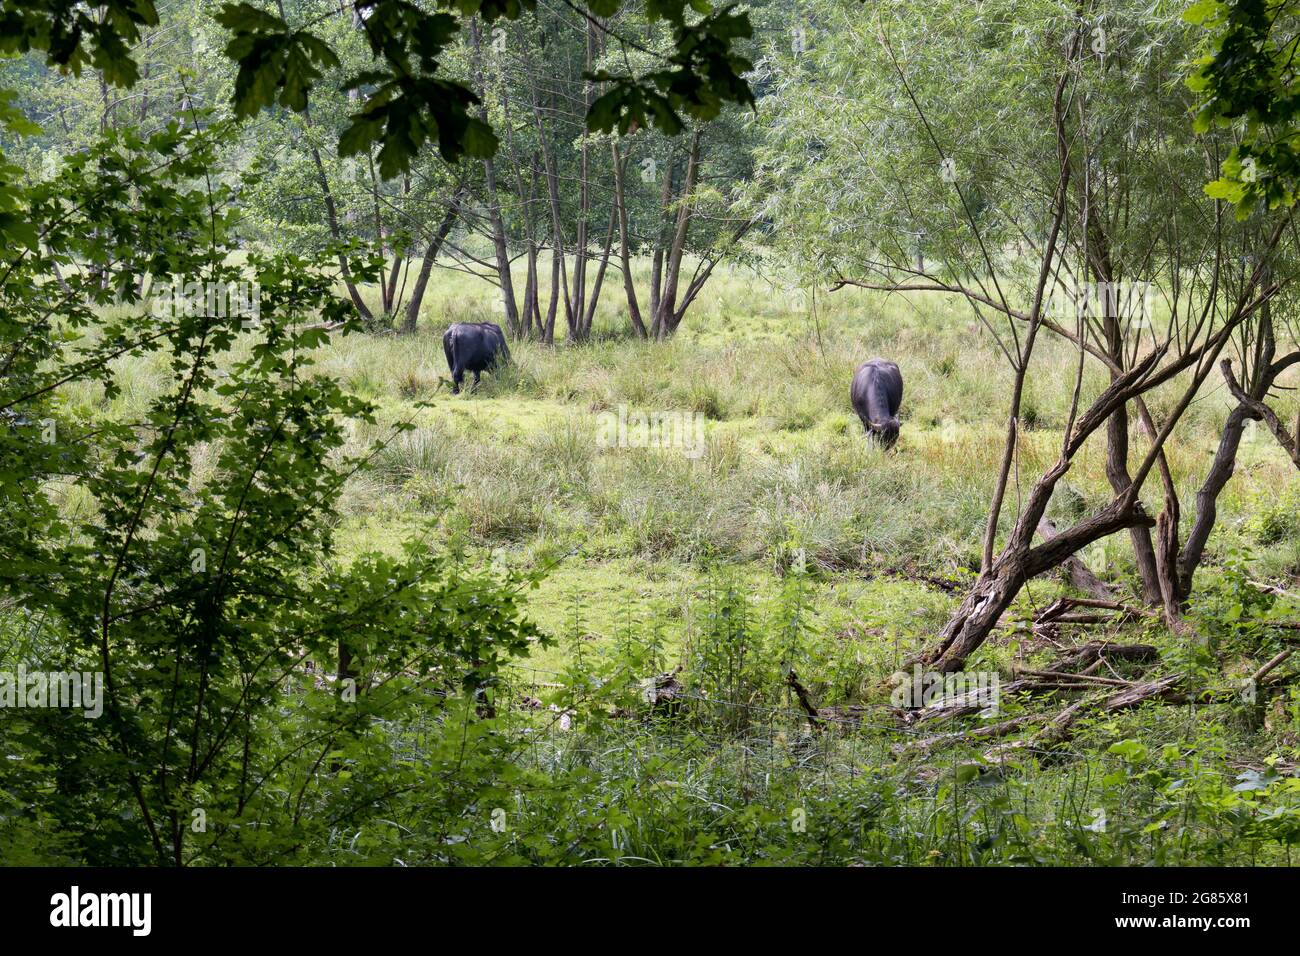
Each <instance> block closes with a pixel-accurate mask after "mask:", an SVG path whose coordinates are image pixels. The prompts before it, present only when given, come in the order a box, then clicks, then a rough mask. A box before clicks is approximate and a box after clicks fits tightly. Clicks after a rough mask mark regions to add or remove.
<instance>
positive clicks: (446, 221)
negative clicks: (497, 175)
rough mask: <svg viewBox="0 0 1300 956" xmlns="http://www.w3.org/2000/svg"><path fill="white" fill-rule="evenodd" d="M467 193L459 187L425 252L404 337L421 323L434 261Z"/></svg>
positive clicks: (403, 324) (407, 313) (412, 294)
mask: <svg viewBox="0 0 1300 956" xmlns="http://www.w3.org/2000/svg"><path fill="white" fill-rule="evenodd" d="M467 191H468V187H467V186H465V185H464V184H462V185H460V186H458V187H457V189H456V193H455V194H454V195H453V196H452V198H451V202H450V203H448V204H447V211H446V212H445V213H443V216H442V222H440V223H438V231H437V232H435V233H434V234H433V238H431V239H430V240H429V246H428V248H427V249H426V250H425V252H424V259H423V260H422V261H421V262H420V274H419V275H418V276H417V277H416V280H415V286H414V288H412V289H411V301H409V302H408V303H406V318H405V319H404V320H403V322H402V327H401V329H400V330H399V331H400V332H401V333H402V334H404V335H409V334H410V333H412V332H414V331H415V326H416V323H417V322H419V319H420V306H421V304H423V302H424V290H425V289H426V288H427V287H428V285H429V275H430V274H431V273H432V272H433V264H434V261H435V260H436V259H437V258H438V253H439V251H441V249H442V244H443V243H444V242H446V241H447V236H448V235H449V234H450V233H451V227H452V226H453V225H454V224H455V222H456V217H457V216H459V215H460V203H461V200H462V199H463V198H464V197H465V193H466V192H467Z"/></svg>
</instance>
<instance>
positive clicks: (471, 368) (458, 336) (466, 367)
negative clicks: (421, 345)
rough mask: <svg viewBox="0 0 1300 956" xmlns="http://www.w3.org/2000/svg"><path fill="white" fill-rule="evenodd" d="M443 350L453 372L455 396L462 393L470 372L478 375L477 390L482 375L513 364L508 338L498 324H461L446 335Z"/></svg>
mask: <svg viewBox="0 0 1300 956" xmlns="http://www.w3.org/2000/svg"><path fill="white" fill-rule="evenodd" d="M442 350H443V352H445V353H446V354H447V368H449V369H451V380H452V383H453V384H452V387H451V394H453V395H457V394H459V393H460V385H461V382H463V381H464V380H465V373H466V372H473V373H474V387H475V388H478V380H479V375H480V374H481V373H483V372H486V371H487V370H488V369H491V368H495V367H496V366H497V363H498V362H500V363H502V364H504V363H505V362H509V361H510V349H508V348H506V335H505V333H504V332H502V331H501V326H499V325H497V324H496V323H495V322H457V323H456V324H455V325H453V326H451V327H450V328H448V329H447V331H446V332H444V333H443V334H442Z"/></svg>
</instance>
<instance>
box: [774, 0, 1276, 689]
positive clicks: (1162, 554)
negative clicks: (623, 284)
mask: <svg viewBox="0 0 1300 956" xmlns="http://www.w3.org/2000/svg"><path fill="white" fill-rule="evenodd" d="M1121 7H1124V8H1123V9H1121ZM871 10H872V12H871V15H870V16H869V17H868V18H867V22H866V23H865V24H864V23H863V22H862V21H861V20H860V19H859V20H854V19H853V18H852V14H851V12H850V11H848V10H847V9H846V8H844V7H841V6H839V5H836V4H827V5H824V7H823V8H821V10H820V12H821V15H822V16H823V17H824V18H825V20H826V22H827V24H828V26H827V29H825V30H824V31H823V32H822V34H820V35H819V42H818V43H817V44H816V45H814V46H813V48H812V49H811V50H810V51H809V52H808V54H807V55H806V56H805V57H803V58H802V60H801V61H798V62H796V63H795V64H793V67H792V68H793V69H795V70H797V71H798V78H797V80H796V81H795V82H792V83H791V84H790V90H789V92H788V93H787V94H786V95H785V96H784V103H783V106H782V108H781V109H779V110H778V114H777V117H776V120H775V122H774V127H773V128H774V134H773V143H774V145H773V146H772V147H771V148H770V150H769V153H768V154H767V156H766V157H765V164H764V169H765V172H766V174H767V176H768V180H767V182H766V183H765V184H764V190H763V191H764V194H765V195H768V196H776V197H778V198H777V199H776V200H775V201H774V202H773V203H772V204H771V206H770V207H769V208H771V209H772V211H773V213H774V214H775V215H777V216H781V217H784V218H785V222H786V225H787V226H788V229H787V235H789V236H790V237H791V238H792V240H793V241H800V242H802V245H803V246H804V248H803V250H802V254H803V258H804V260H805V262H806V263H807V264H808V266H809V268H811V269H813V270H815V271H816V272H817V273H818V274H819V275H822V276H823V277H825V278H827V279H829V280H830V281H831V282H832V283H833V287H843V286H848V285H852V286H865V287H868V288H873V289H883V290H888V291H904V292H919V291H926V292H938V293H944V294H950V295H954V296H960V297H962V298H963V299H964V300H965V301H966V302H967V303H969V305H970V307H971V309H972V310H973V312H974V314H975V315H976V317H977V319H978V321H979V322H981V323H982V324H983V326H984V328H985V329H986V331H987V332H988V333H989V337H990V340H991V342H992V343H993V347H994V348H995V349H996V351H997V352H998V354H1000V355H1001V356H1002V357H1003V358H1004V360H1005V362H1006V366H1007V370H1008V372H1007V374H1008V379H1009V381H1008V389H1007V393H1008V395H1009V400H1008V403H1007V407H1006V411H1005V419H1004V420H1005V436H1004V442H1003V449H1002V455H1001V461H1000V465H999V469H998V473H997V474H996V476H995V477H994V481H993V491H992V499H991V502H990V507H989V514H988V519H987V524H986V529H985V533H984V538H983V546H982V556H981V565H980V573H979V576H978V578H977V580H976V583H975V585H974V586H973V587H972V588H971V590H970V592H969V593H968V594H967V596H966V598H965V600H964V601H963V602H962V604H961V605H960V607H959V608H958V610H957V611H956V613H955V614H954V615H953V617H952V618H951V620H950V621H949V622H948V624H947V625H946V626H945V627H944V629H943V630H942V631H941V633H940V634H939V637H938V640H937V642H936V643H935V645H934V646H933V647H932V648H931V649H930V650H929V651H928V652H927V654H926V657H927V659H928V660H929V661H930V662H931V663H932V664H933V666H935V667H937V668H938V669H941V670H953V669H957V668H960V667H961V666H962V665H963V663H964V661H965V660H966V658H967V656H968V655H969V654H970V653H971V652H972V651H974V650H975V649H976V648H977V647H978V646H979V645H980V644H981V643H982V642H983V640H984V639H985V638H986V637H987V635H988V634H989V633H990V632H991V630H992V629H993V627H995V626H996V624H997V623H998V621H999V619H1000V618H1001V616H1002V614H1003V613H1004V612H1005V611H1006V609H1007V608H1008V607H1009V606H1010V604H1011V602H1012V601H1013V600H1014V598H1015V597H1016V595H1017V594H1018V593H1019V591H1020V589H1021V587H1022V586H1023V585H1024V583H1025V582H1026V581H1027V580H1029V579H1030V578H1032V577H1034V576H1035V575H1038V574H1042V573H1044V572H1046V571H1048V570H1050V569H1052V568H1054V567H1056V566H1058V565H1059V564H1061V563H1062V562H1064V561H1065V560H1066V559H1067V558H1069V557H1070V556H1071V555H1072V554H1074V553H1075V552H1077V551H1079V550H1081V549H1083V548H1086V547H1087V546H1088V545H1090V544H1092V543H1093V542H1095V541H1098V540H1101V539H1103V538H1105V537H1107V536H1109V535H1112V534H1114V533H1116V532H1120V531H1124V532H1127V533H1128V535H1129V536H1130V539H1131V541H1132V543H1133V547H1134V553H1135V556H1136V557H1137V564H1138V568H1139V572H1140V575H1141V578H1142V581H1141V584H1142V591H1143V595H1144V597H1145V598H1146V599H1147V600H1148V601H1149V602H1151V603H1152V604H1157V605H1160V606H1163V608H1164V610H1165V613H1166V616H1167V617H1168V618H1169V620H1170V622H1171V624H1174V625H1175V626H1177V622H1178V618H1179V615H1180V611H1181V607H1182V604H1183V602H1184V601H1185V599H1186V596H1187V592H1188V590H1189V589H1190V578H1191V574H1192V573H1193V572H1194V569H1195V567H1196V566H1197V565H1198V564H1199V561H1200V558H1201V553H1202V549H1203V548H1204V545H1205V540H1206V537H1207V536H1208V529H1209V528H1210V527H1212V525H1213V508H1214V499H1215V497H1216V496H1217V493H1218V491H1219V490H1221V488H1222V483H1221V480H1226V479H1225V478H1224V474H1223V469H1222V468H1218V469H1217V470H1214V471H1212V472H1211V473H1210V474H1209V475H1207V477H1206V482H1205V483H1204V484H1203V486H1202V489H1201V491H1202V494H1200V495H1198V508H1197V513H1196V515H1195V516H1194V518H1193V528H1194V530H1193V533H1192V534H1190V535H1189V536H1188V539H1187V541H1186V543H1185V545H1184V546H1182V547H1181V548H1180V547H1179V534H1178V532H1179V528H1180V521H1181V519H1182V514H1181V509H1180V507H1179V496H1178V489H1177V487H1176V485H1175V482H1174V480H1173V476H1172V475H1171V474H1170V470H1169V465H1168V462H1167V460H1166V458H1165V454H1164V446H1165V444H1166V442H1167V441H1168V440H1169V438H1170V436H1171V435H1173V434H1174V432H1175V430H1176V429H1177V428H1178V427H1179V422H1180V420H1181V419H1182V416H1183V414H1184V413H1185V411H1186V410H1187V408H1188V407H1189V405H1190V404H1191V403H1192V401H1193V400H1194V399H1195V398H1196V397H1197V395H1198V393H1199V392H1200V390H1201V387H1202V385H1203V384H1204V382H1205V381H1206V379H1207V377H1209V376H1210V375H1211V373H1212V372H1213V371H1214V370H1215V368H1216V363H1217V362H1218V361H1219V359H1220V358H1221V357H1222V356H1223V355H1224V350H1225V349H1226V348H1229V347H1230V346H1231V345H1232V344H1233V343H1234V342H1239V341H1241V338H1242V336H1251V337H1257V336H1253V333H1251V332H1250V330H1251V329H1252V328H1255V327H1257V326H1258V324H1259V323H1260V321H1261V319H1262V317H1265V316H1267V315H1268V314H1269V311H1270V305H1269V304H1270V303H1271V302H1272V301H1273V300H1274V299H1276V298H1277V297H1278V295H1279V293H1280V292H1281V291H1283V290H1284V289H1285V288H1286V286H1287V284H1288V283H1289V281H1290V279H1291V276H1290V275H1289V274H1288V271H1287V269H1286V268H1284V266H1283V263H1284V262H1286V261H1287V260H1286V259H1285V258H1284V257H1280V256H1279V255H1278V250H1279V247H1280V246H1282V245H1283V244H1284V243H1289V242H1290V241H1292V235H1291V234H1290V233H1289V232H1288V231H1287V225H1288V223H1289V209H1283V210H1278V211H1273V212H1269V211H1267V210H1266V211H1263V212H1261V213H1258V214H1257V215H1255V216H1254V217H1253V218H1251V219H1250V220H1249V221H1245V222H1241V221H1238V220H1237V219H1236V218H1235V217H1234V216H1232V215H1231V212H1230V210H1225V209H1224V208H1222V207H1221V205H1219V204H1216V203H1215V202H1214V201H1213V200H1212V199H1210V198H1208V197H1206V196H1204V195H1203V193H1202V192H1201V190H1200V188H1199V186H1200V184H1201V183H1203V182H1204V181H1205V179H1206V178H1207V175H1208V174H1209V173H1210V171H1212V170H1213V169H1215V168H1216V166H1217V160H1218V159H1219V158H1220V157H1221V156H1222V155H1223V154H1224V153H1225V152H1226V150H1227V145H1226V143H1225V141H1224V139H1223V138H1221V137H1218V136H1213V135H1211V136H1201V137H1198V136H1197V135H1196V134H1195V132H1194V130H1193V129H1192V127H1191V124H1190V123H1189V122H1188V120H1187V119H1186V116H1187V113H1188V111H1189V109H1190V107H1191V97H1190V94H1189V93H1187V91H1186V90H1185V89H1184V87H1183V85H1182V82H1181V81H1182V77H1183V75H1184V70H1185V66H1184V64H1185V61H1186V58H1187V57H1188V56H1189V54H1190V52H1191V51H1192V50H1193V49H1194V47H1195V43H1196V42H1197V39H1196V36H1195V34H1194V31H1193V30H1192V29H1191V28H1190V27H1189V26H1188V25H1187V24H1185V23H1183V22H1182V21H1181V20H1180V19H1179V17H1178V13H1179V8H1177V7H1175V6H1173V5H1170V6H1169V7H1168V8H1167V9H1165V8H1161V7H1157V8H1156V9H1155V10H1151V9H1149V8H1148V7H1147V6H1146V5H1139V4H1131V5H1127V6H1125V5H1120V6H1118V7H1117V5H1115V4H1108V5H1105V6H1104V7H1103V6H1102V5H1100V4H1083V5H1079V4H1076V3H1068V4H1066V3H1056V2H1050V0H1048V2H1041V3H1034V4H1030V6H1029V7H1028V8H1026V6H1025V5H1024V4H1023V3H998V2H992V3H983V4H979V5H970V4H964V3H938V4H934V5H931V6H929V7H928V8H927V13H926V14H925V15H924V16H912V15H910V14H909V15H906V16H904V15H902V14H901V13H898V12H896V11H894V10H893V8H892V7H890V6H889V5H885V4H880V5H877V6H876V7H873V8H871ZM845 63H852V64H853V65H854V68H853V69H852V70H847V69H845V68H844V67H843V64H845ZM792 157H793V158H792ZM795 237H798V238H797V239H796V238H795ZM808 240H811V241H808ZM1134 289H1144V290H1145V289H1150V290H1152V293H1153V294H1152V295H1151V296H1147V295H1146V294H1142V295H1139V296H1137V297H1134V296H1133V295H1132V294H1131V292H1132V290H1134ZM1117 292H1118V293H1119V294H1116V293H1117ZM1062 303H1064V306H1065V307H1064V308H1062V307H1061V304H1062ZM1044 336H1054V337H1057V338H1059V339H1062V340H1064V341H1065V342H1067V343H1069V345H1070V347H1071V348H1073V349H1074V350H1075V352H1076V353H1077V356H1078V358H1077V363H1076V366H1075V369H1076V371H1075V375H1074V382H1073V383H1072V388H1071V401H1070V404H1069V407H1068V410H1067V412H1066V415H1065V422H1064V426H1063V428H1062V429H1061V434H1060V444H1059V452H1058V454H1057V457H1056V460H1055V461H1054V462H1052V463H1051V464H1050V465H1049V466H1048V467H1047V468H1046V469H1045V470H1044V471H1043V472H1042V473H1041V474H1040V475H1039V476H1038V477H1037V479H1036V480H1035V481H1033V482H1032V484H1031V485H1030V487H1029V489H1028V491H1027V492H1025V493H1023V494H1017V496H1016V499H1015V501H1016V505H1017V507H1016V510H1015V513H1014V514H1011V513H1009V509H1008V508H1007V499H1008V489H1009V487H1010V481H1011V479H1012V474H1013V466H1014V464H1015V462H1016V461H1018V460H1019V459H1020V451H1021V445H1022V414H1021V413H1022V399H1023V396H1024V394H1025V391H1026V386H1027V383H1028V382H1029V381H1030V380H1031V379H1032V377H1033V376H1034V375H1035V370H1036V369H1037V368H1038V367H1039V365H1040V364H1041V362H1040V361H1039V356H1040V353H1041V343H1042V340H1043V338H1044ZM1156 390H1161V391H1162V393H1171V395H1172V397H1170V396H1169V395H1165V396H1164V397H1165V399H1166V400H1165V401H1163V402H1162V405H1163V406H1164V411H1163V413H1162V414H1156V413H1155V412H1154V411H1153V409H1152V408H1151V407H1150V404H1151V403H1150V402H1149V401H1148V398H1149V396H1150V395H1151V394H1152V393H1153V392H1155V391H1156ZM1133 423H1136V424H1138V425H1140V427H1141V428H1142V430H1143V431H1144V432H1145V433H1146V441H1145V447H1144V448H1143V449H1142V451H1141V453H1140V455H1139V456H1137V457H1136V458H1134V457H1133V456H1132V448H1131V444H1130V431H1131V426H1132V424H1133ZM1103 434H1104V436H1105V440H1106V444H1107V453H1106V461H1107V468H1106V471H1107V478H1108V482H1109V484H1110V489H1111V497H1110V500H1109V501H1108V502H1107V503H1106V504H1104V505H1103V506H1102V507H1100V508H1098V509H1096V510H1095V511H1093V512H1092V513H1091V514H1088V515H1086V516H1085V517H1083V518H1082V519H1081V520H1079V521H1077V522H1076V523H1075V524H1073V525H1072V526H1070V527H1068V528H1065V529H1063V530H1062V531H1061V532H1060V533H1059V534H1056V535H1055V536H1053V537H1052V538H1051V539H1050V540H1046V541H1044V542H1042V543H1035V534H1036V532H1037V531H1038V529H1039V526H1040V523H1041V522H1042V519H1043V518H1044V517H1045V515H1046V511H1047V507H1048V505H1049V503H1050V501H1051V498H1052V495H1053V493H1054V491H1055V490H1056V489H1057V488H1058V486H1059V485H1060V483H1061V481H1062V480H1063V479H1064V477H1065V475H1066V474H1067V473H1068V472H1069V471H1070V469H1071V468H1072V467H1073V465H1074V464H1075V461H1076V459H1077V457H1078V456H1079V455H1080V453H1081V452H1082V451H1083V450H1084V449H1085V447H1087V446H1088V444H1089V442H1090V440H1091V439H1093V437H1094V436H1097V437H1099V438H1100V437H1101V436H1102V435H1103ZM1228 474H1230V467H1229V468H1228ZM1157 477H1158V479H1159V481H1160V483H1161V485H1162V487H1163V491H1164V505H1163V508H1162V509H1161V514H1160V517H1159V519H1157V517H1155V516H1154V514H1153V508H1152V507H1151V506H1149V504H1148V502H1145V501H1144V500H1143V491H1144V488H1146V486H1147V485H1148V483H1149V479H1155V478H1157ZM1148 497H1152V496H1148ZM1207 519H1208V521H1207ZM1157 527H1158V533H1157V535H1156V536H1155V540H1153V537H1152V534H1151V529H1152V528H1157ZM1180 567H1181V569H1182V570H1183V571H1186V574H1181V572H1180Z"/></svg>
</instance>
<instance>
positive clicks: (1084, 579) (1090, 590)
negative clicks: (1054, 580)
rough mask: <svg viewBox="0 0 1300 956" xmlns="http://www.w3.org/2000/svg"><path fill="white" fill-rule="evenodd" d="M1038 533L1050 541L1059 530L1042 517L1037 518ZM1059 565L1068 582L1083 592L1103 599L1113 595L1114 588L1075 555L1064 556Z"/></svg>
mask: <svg viewBox="0 0 1300 956" xmlns="http://www.w3.org/2000/svg"><path fill="white" fill-rule="evenodd" d="M1038 534H1039V535H1041V536H1042V538H1043V540H1044V541H1050V540H1052V539H1053V538H1055V537H1056V536H1057V534H1059V532H1058V531H1057V530H1056V525H1054V524H1052V522H1051V521H1049V520H1048V519H1047V518H1045V517H1044V518H1041V519H1039V522H1038ZM1061 567H1063V568H1065V570H1066V573H1067V574H1068V575H1069V577H1070V583H1071V584H1072V585H1074V586H1075V587H1076V588H1078V589H1079V590H1080V591H1083V592H1084V593H1085V594H1090V595H1092V596H1093V597H1094V598H1100V599H1103V600H1104V599H1109V598H1112V597H1114V596H1115V589H1114V588H1112V587H1111V586H1110V585H1109V584H1107V583H1106V582H1104V581H1102V580H1101V579H1100V578H1099V577H1097V575H1095V574H1093V573H1092V571H1091V570H1089V568H1088V566H1087V565H1086V564H1084V563H1083V561H1082V560H1081V559H1080V558H1079V557H1078V556H1077V555H1072V556H1070V557H1068V558H1066V559H1065V561H1064V562H1063V563H1062V564H1061Z"/></svg>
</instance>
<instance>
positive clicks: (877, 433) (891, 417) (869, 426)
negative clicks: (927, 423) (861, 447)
mask: <svg viewBox="0 0 1300 956" xmlns="http://www.w3.org/2000/svg"><path fill="white" fill-rule="evenodd" d="M849 398H850V399H851V400H852V402H853V410H854V411H855V412H857V413H858V418H860V419H862V427H863V428H865V429H866V430H867V434H868V435H871V436H873V437H874V438H875V439H876V440H877V441H879V442H880V443H881V444H882V445H884V446H885V447H886V448H892V447H893V445H894V442H896V441H898V429H899V427H900V424H899V421H898V417H897V416H898V406H900V405H902V404H903V373H902V372H900V371H899V370H898V366H897V365H895V364H894V363H893V362H887V361H885V360H884V359H878V358H875V359H872V360H871V361H870V362H863V363H862V364H861V365H859V366H858V370H857V371H856V372H854V373H853V385H852V387H851V388H850V389H849Z"/></svg>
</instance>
